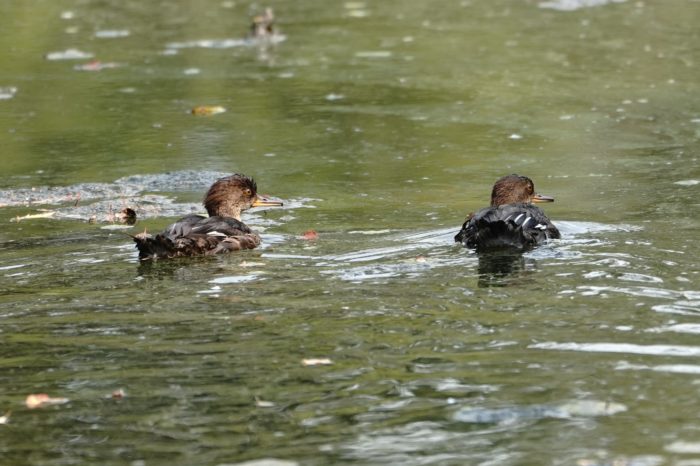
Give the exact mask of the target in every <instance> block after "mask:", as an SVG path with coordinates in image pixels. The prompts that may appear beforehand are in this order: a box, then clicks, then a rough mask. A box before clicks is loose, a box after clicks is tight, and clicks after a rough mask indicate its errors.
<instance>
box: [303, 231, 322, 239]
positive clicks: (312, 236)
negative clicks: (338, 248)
mask: <svg viewBox="0 0 700 466" xmlns="http://www.w3.org/2000/svg"><path fill="white" fill-rule="evenodd" d="M301 239H305V240H307V241H314V240H317V239H318V233H316V230H307V231H305V232H304V234H303V235H301Z"/></svg>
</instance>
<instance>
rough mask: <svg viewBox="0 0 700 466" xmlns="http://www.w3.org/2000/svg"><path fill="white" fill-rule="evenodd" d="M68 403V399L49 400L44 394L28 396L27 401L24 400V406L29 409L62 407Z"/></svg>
mask: <svg viewBox="0 0 700 466" xmlns="http://www.w3.org/2000/svg"><path fill="white" fill-rule="evenodd" d="M69 401H70V400H69V399H68V398H51V397H50V396H49V395H47V394H46V393H37V394H32V395H28V396H27V399H26V400H24V404H25V405H26V406H27V408H29V409H35V408H40V407H42V406H48V405H62V404H66V403H68V402H69Z"/></svg>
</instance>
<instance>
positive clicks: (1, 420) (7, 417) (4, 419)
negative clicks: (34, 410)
mask: <svg viewBox="0 0 700 466" xmlns="http://www.w3.org/2000/svg"><path fill="white" fill-rule="evenodd" d="M11 414H12V411H8V412H6V413H5V415H4V416H0V425H5V424H7V423H8V422H10V415H11Z"/></svg>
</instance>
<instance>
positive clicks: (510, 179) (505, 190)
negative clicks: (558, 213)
mask: <svg viewBox="0 0 700 466" xmlns="http://www.w3.org/2000/svg"><path fill="white" fill-rule="evenodd" d="M553 201H554V198H553V197H549V196H543V195H540V194H537V193H535V183H533V182H532V180H531V179H530V178H528V177H527V176H520V175H516V174H513V175H508V176H504V177H503V178H500V179H498V180H497V181H496V184H494V185H493V191H491V206H492V207H498V206H499V205H506V204H517V203H523V204H530V203H532V202H553Z"/></svg>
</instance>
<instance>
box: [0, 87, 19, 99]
mask: <svg viewBox="0 0 700 466" xmlns="http://www.w3.org/2000/svg"><path fill="white" fill-rule="evenodd" d="M15 94H17V88H16V87H14V86H8V87H0V100H9V99H11V98H13V97H14V96H15Z"/></svg>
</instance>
